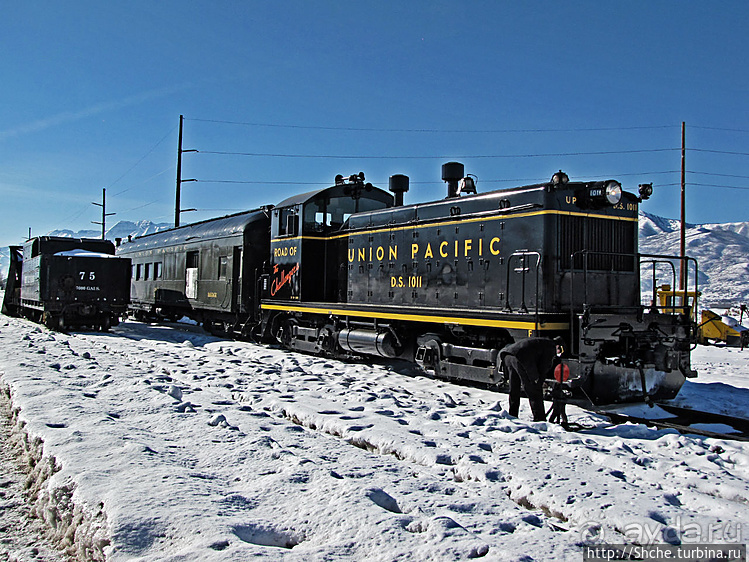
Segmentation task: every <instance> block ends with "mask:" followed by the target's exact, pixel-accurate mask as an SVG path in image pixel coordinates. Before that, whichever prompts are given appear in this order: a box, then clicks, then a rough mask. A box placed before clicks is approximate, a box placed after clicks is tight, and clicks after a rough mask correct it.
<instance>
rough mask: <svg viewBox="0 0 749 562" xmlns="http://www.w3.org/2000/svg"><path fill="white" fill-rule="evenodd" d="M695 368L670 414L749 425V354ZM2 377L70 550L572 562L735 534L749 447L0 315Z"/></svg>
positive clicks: (235, 348) (390, 378)
mask: <svg viewBox="0 0 749 562" xmlns="http://www.w3.org/2000/svg"><path fill="white" fill-rule="evenodd" d="M694 363H695V364H696V367H697V369H698V370H699V371H700V376H699V378H698V379H696V380H694V381H688V382H687V383H686V385H685V387H684V389H683V390H682V393H681V394H680V396H679V397H678V398H677V402H678V403H680V404H682V405H686V406H691V407H694V408H700V409H708V408H713V407H714V408H715V409H716V410H727V411H732V410H735V409H737V408H738V409H740V410H741V411H742V412H743V413H744V414H745V415H747V416H748V417H749V414H747V412H748V406H749V351H743V352H741V351H738V350H737V349H729V348H714V347H711V348H703V347H700V348H698V349H697V350H696V351H695V353H694ZM0 376H1V381H0V384H1V385H2V387H3V392H5V393H6V394H9V395H10V397H11V398H12V404H13V408H14V412H15V413H14V440H15V443H16V445H17V446H18V445H19V444H20V445H21V446H22V447H23V448H24V449H25V451H26V452H25V454H24V461H25V462H26V463H27V464H28V466H31V467H32V470H31V476H30V478H29V479H28V493H29V494H30V495H31V496H32V498H34V500H35V503H34V509H35V511H36V513H37V514H38V516H39V517H41V518H43V519H45V520H46V521H47V523H48V524H49V525H50V526H51V527H52V528H53V529H54V537H53V540H54V541H56V542H58V543H61V544H63V545H68V548H69V549H70V550H71V551H76V552H77V553H78V556H79V557H80V558H85V557H89V558H102V557H104V556H106V557H107V558H108V559H109V560H115V561H118V560H245V559H249V558H250V557H255V558H259V559H267V560H279V559H283V560H300V561H302V560H304V561H307V560H365V559H366V560H370V561H378V560H382V561H386V560H387V561H390V560H430V561H432V560H463V559H467V558H478V557H482V558H483V559H485V560H526V561H527V560H575V561H576V562H577V561H579V560H580V559H581V550H582V545H584V544H586V543H588V542H591V541H592V542H596V541H598V542H601V541H603V542H607V543H621V542H635V543H640V544H645V543H650V542H656V543H662V542H667V543H678V542H679V541H681V542H682V543H692V542H700V543H712V542H741V543H746V542H747V537H748V535H749V443H743V442H738V441H732V440H714V439H703V438H699V437H691V436H684V435H679V434H678V433H676V432H673V431H656V430H652V429H647V428H645V427H643V426H634V425H625V426H617V427H611V426H610V425H608V424H606V423H605V422H604V421H603V420H601V419H599V418H597V417H596V416H594V415H592V414H590V413H588V412H585V411H583V410H580V409H578V408H575V407H571V406H570V407H568V412H569V414H570V418H571V421H575V422H578V423H580V424H583V425H585V426H586V427H588V428H589V429H587V430H585V431H582V432H567V431H564V430H563V429H562V428H560V427H559V426H556V425H552V424H547V423H534V422H530V421H527V420H528V419H529V417H530V412H529V411H528V409H527V402H526V401H525V400H524V401H523V409H521V412H520V419H514V418H510V417H509V416H508V415H507V412H506V411H505V407H506V402H507V397H506V396H504V395H501V394H496V393H493V392H490V391H488V390H482V389H477V388H472V387H465V386H457V385H453V384H449V383H446V382H441V381H437V380H434V379H431V378H428V377H425V376H423V375H420V374H419V373H418V372H417V371H415V370H412V369H410V368H407V367H403V368H394V367H392V366H391V367H388V366H384V365H372V364H367V363H358V364H344V363H341V362H338V361H334V360H328V359H322V358H316V357H310V356H305V355H298V354H292V353H286V352H283V351H280V350H276V349H272V348H269V347H263V346H257V345H252V344H248V343H241V342H234V341H226V340H219V339H216V338H213V337H211V336H207V335H205V334H204V333H202V332H201V331H200V330H199V329H198V328H196V327H191V326H177V327H175V326H171V327H166V326H148V325H145V324H140V323H135V322H126V323H124V324H121V325H120V326H118V327H117V328H115V329H114V330H113V331H112V333H110V334H102V333H86V334H82V333H76V334H69V335H68V334H60V333H55V332H50V331H48V330H47V329H45V328H43V327H40V326H38V325H35V324H32V323H29V322H26V321H23V320H19V319H13V318H8V317H6V316H0ZM732 413H734V412H732ZM7 517H8V515H7V510H3V509H0V522H2V527H6V529H9V530H10V532H12V531H13V530H14V529H16V528H17V527H15V526H13V525H12V524H11V522H9V521H7ZM0 536H1V534H0ZM3 548H6V550H8V548H10V547H8V546H7V545H5V546H3V543H2V542H1V541H0V552H2V549H3ZM13 555H14V554H13V553H12V552H11V557H12V556H13ZM16 555H18V554H17V553H16ZM20 558H22V559H23V557H22V556H20ZM28 559H32V558H28Z"/></svg>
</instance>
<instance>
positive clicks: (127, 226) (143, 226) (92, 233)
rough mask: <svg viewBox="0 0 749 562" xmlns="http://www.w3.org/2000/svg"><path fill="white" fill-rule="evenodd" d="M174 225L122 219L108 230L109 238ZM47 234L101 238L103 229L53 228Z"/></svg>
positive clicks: (141, 234)
mask: <svg viewBox="0 0 749 562" xmlns="http://www.w3.org/2000/svg"><path fill="white" fill-rule="evenodd" d="M171 227H172V225H171V224H170V223H166V222H160V223H154V222H151V221H149V220H142V221H139V222H132V221H120V222H118V223H117V224H115V225H114V226H113V227H111V228H110V229H108V230H107V232H106V238H107V240H112V241H114V240H115V239H116V238H122V239H123V240H125V239H126V238H127V237H128V236H132V237H133V238H135V237H136V236H144V235H146V234H152V233H154V232H159V231H160V230H166V229H167V228H171ZM47 236H65V237H68V238H101V230H79V231H77V232H74V231H72V230H53V231H52V232H48V233H47Z"/></svg>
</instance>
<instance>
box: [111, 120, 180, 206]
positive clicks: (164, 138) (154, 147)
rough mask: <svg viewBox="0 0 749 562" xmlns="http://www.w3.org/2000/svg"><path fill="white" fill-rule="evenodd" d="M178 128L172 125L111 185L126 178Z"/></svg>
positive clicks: (123, 191)
mask: <svg viewBox="0 0 749 562" xmlns="http://www.w3.org/2000/svg"><path fill="white" fill-rule="evenodd" d="M176 128H177V127H176V126H174V127H172V129H170V130H169V132H168V133H167V134H165V135H164V136H163V137H162V138H161V140H160V141H159V142H157V143H156V144H155V145H153V147H152V148H151V149H150V150H149V151H148V152H146V153H145V154H144V155H143V156H142V157H141V159H140V160H138V161H137V162H136V163H135V164H133V165H132V166H130V168H128V170H127V171H126V172H125V173H124V174H122V175H121V176H120V177H119V178H117V179H116V180H114V181H113V182H112V183H111V184H109V185H110V186H113V185H115V184H116V183H117V182H118V181H120V180H121V179H122V178H124V177H125V176H126V175H128V174H129V173H130V172H132V171H133V169H135V167H136V166H137V165H138V164H140V163H141V162H143V160H145V159H146V158H147V157H148V155H149V154H151V153H152V152H153V151H154V150H156V148H157V147H158V146H159V145H160V144H161V143H162V142H164V141H165V140H166V139H167V137H169V135H171V134H172V133H173V132H174V129H176ZM161 173H163V172H161ZM131 189H133V188H132V187H128V188H127V189H123V190H122V191H118V192H117V193H115V194H114V195H113V197H115V196H117V195H122V194H123V193H125V192H127V191H130V190H131Z"/></svg>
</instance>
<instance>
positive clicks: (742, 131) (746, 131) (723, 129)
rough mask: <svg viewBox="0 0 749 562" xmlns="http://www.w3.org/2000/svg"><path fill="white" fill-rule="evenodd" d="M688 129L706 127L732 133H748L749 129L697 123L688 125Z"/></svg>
mask: <svg viewBox="0 0 749 562" xmlns="http://www.w3.org/2000/svg"><path fill="white" fill-rule="evenodd" d="M689 128H690V129H708V130H712V131H729V132H732V133H749V129H730V128H727V127H700V126H699V125H690V126H689Z"/></svg>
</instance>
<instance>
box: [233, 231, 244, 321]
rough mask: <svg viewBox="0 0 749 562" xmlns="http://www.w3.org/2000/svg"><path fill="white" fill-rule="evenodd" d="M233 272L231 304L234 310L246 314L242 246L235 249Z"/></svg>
mask: <svg viewBox="0 0 749 562" xmlns="http://www.w3.org/2000/svg"><path fill="white" fill-rule="evenodd" d="M231 267H232V271H231V302H232V303H234V304H233V306H232V310H236V311H239V312H244V310H243V308H242V246H235V247H234V256H233V257H232V264H231Z"/></svg>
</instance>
